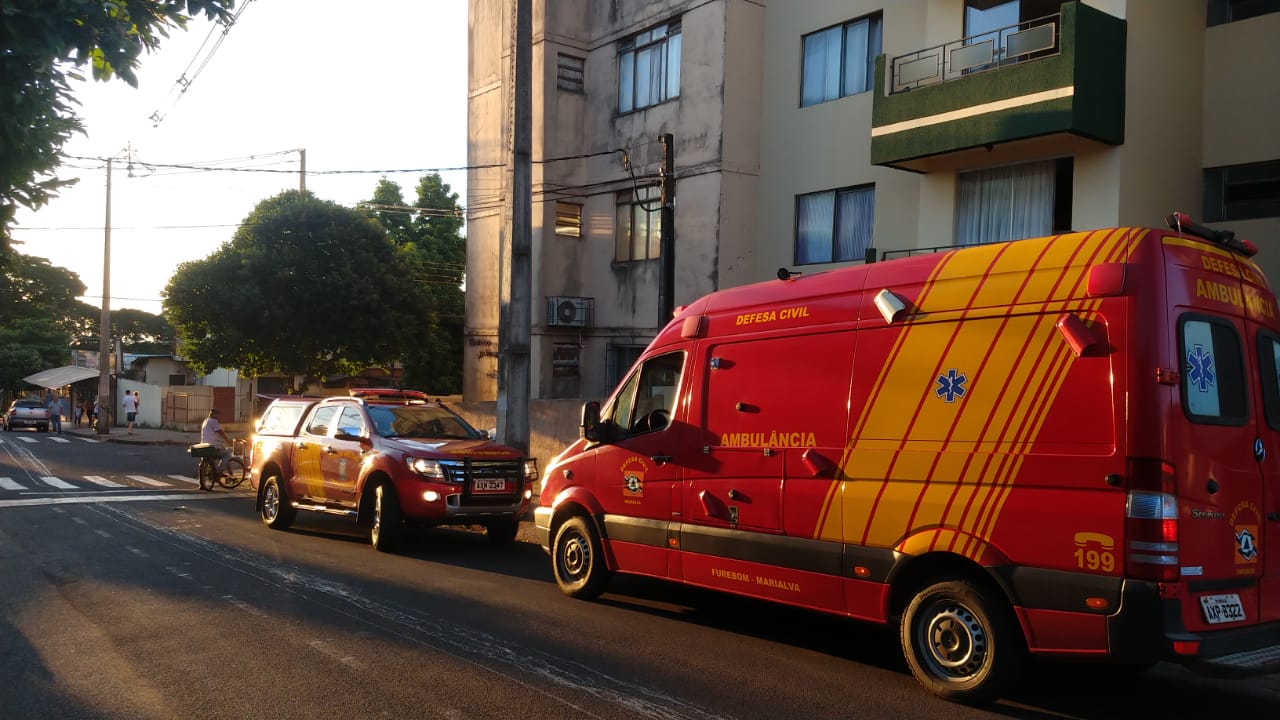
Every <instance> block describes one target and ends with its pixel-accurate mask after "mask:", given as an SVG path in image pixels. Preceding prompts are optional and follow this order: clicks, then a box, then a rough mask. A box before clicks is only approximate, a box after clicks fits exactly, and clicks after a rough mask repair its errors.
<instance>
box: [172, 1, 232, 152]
mask: <svg viewBox="0 0 1280 720" xmlns="http://www.w3.org/2000/svg"><path fill="white" fill-rule="evenodd" d="M251 4H253V0H244V4H242V5H241V6H240V7H239V8H237V9H236V12H235V15H232V16H231V19H230V20H228V21H226V22H225V24H224V23H219V22H215V23H214V24H213V27H211V28H209V34H208V35H206V36H205V38H204V42H202V43H200V47H199V48H198V49H197V50H196V54H195V55H194V56H193V57H192V58H191V62H189V63H187V67H186V68H185V69H184V70H183V71H182V74H181V75H180V76H178V79H177V80H175V81H174V83H173V86H174V88H178V92H177V96H176V97H175V96H174V92H173V89H172V88H171V89H170V90H169V97H170V98H172V100H170V101H169V103H168V108H166V112H165V113H164V114H162V113H161V112H160V110H159V109H156V111H155V112H153V113H151V115H150V116H149V117H148V119H149V120H151V122H152V127H159V126H160V123H161V122H163V121H164V119H165V115H167V112H168V110H171V109H173V107H174V106H176V105H177V104H178V101H179V100H181V99H182V97H183V96H184V95H186V94H187V91H188V90H190V89H191V84H192V83H194V82H195V81H196V78H197V77H200V73H202V72H204V69H205V67H207V66H208V65H209V61H210V60H212V59H213V56H214V54H215V53H217V52H218V48H220V47H222V43H223V41H224V40H226V39H227V33H229V32H231V28H232V27H233V26H234V25H235V24H236V21H237V20H239V19H240V16H241V15H242V14H244V11H245V8H247V7H249V6H250V5H251ZM219 25H223V27H222V33H221V34H220V35H219V36H218V39H217V40H216V41H215V42H214V44H213V48H212V49H210V50H209V54H208V55H206V56H204V59H203V60H201V61H200V67H198V68H196V70H195V72H194V73H192V74H191V76H190V77H188V76H187V73H188V72H190V70H191V66H192V65H195V64H196V61H197V60H199V59H200V53H202V52H204V48H205V46H206V45H208V44H209V38H211V37H213V34H214V33H215V32H217V31H218V26H219Z"/></svg>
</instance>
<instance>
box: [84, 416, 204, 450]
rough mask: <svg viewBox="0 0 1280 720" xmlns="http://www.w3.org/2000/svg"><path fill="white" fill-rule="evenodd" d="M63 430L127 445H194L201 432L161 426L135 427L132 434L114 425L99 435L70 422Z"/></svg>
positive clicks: (91, 429)
mask: <svg viewBox="0 0 1280 720" xmlns="http://www.w3.org/2000/svg"><path fill="white" fill-rule="evenodd" d="M62 432H63V433H64V434H67V435H78V436H80V437H86V438H94V439H97V440H101V441H103V442H113V443H123V444H127V445H181V446H183V447H186V446H187V445H194V444H195V443H198V442H200V433H199V432H195V431H193V432H183V431H181V430H163V429H160V428H140V427H135V428H134V429H133V434H132V435H130V434H129V432H128V430H127V429H125V428H123V427H113V428H111V432H109V433H107V434H106V435H99V434H98V432H97V431H96V430H94V429H93V428H91V427H85V426H83V425H81V426H80V427H72V426H71V425H70V424H68V423H66V422H63V423H62Z"/></svg>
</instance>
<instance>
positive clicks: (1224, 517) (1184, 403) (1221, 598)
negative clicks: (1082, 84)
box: [1131, 235, 1262, 632]
mask: <svg viewBox="0 0 1280 720" xmlns="http://www.w3.org/2000/svg"><path fill="white" fill-rule="evenodd" d="M1161 240H1162V245H1163V248H1164V256H1165V263H1166V269H1167V280H1168V282H1167V288H1166V289H1167V301H1168V304H1169V315H1168V317H1169V319H1170V328H1171V329H1172V330H1173V333H1174V337H1173V340H1174V344H1175V347H1176V352H1177V362H1178V369H1177V375H1176V376H1175V377H1177V378H1178V382H1177V402H1175V403H1174V404H1173V405H1172V406H1171V407H1170V409H1169V412H1168V415H1167V422H1166V423H1165V428H1164V432H1165V437H1164V447H1165V450H1164V455H1165V458H1164V459H1165V460H1166V461H1168V462H1170V463H1172V465H1173V468H1172V469H1173V472H1174V477H1175V478H1176V484H1177V486H1176V491H1177V502H1178V515H1177V524H1176V527H1177V537H1176V556H1175V557H1176V562H1177V567H1178V571H1179V572H1178V575H1180V577H1181V579H1182V580H1183V582H1185V584H1186V588H1187V593H1188V596H1187V602H1185V603H1184V604H1183V607H1182V621H1183V624H1184V625H1185V626H1186V628H1187V629H1188V630H1190V631H1192V632H1201V631H1211V630H1217V629H1229V628H1238V627H1242V626H1247V625H1254V624H1256V623H1257V622H1258V620H1259V603H1258V574H1259V573H1258V572H1257V568H1258V558H1257V556H1256V555H1253V554H1249V555H1248V557H1245V556H1242V555H1241V554H1240V552H1239V551H1240V547H1241V546H1240V540H1239V539H1238V537H1239V536H1238V530H1239V526H1240V524H1241V523H1242V522H1244V519H1245V518H1246V516H1251V515H1252V513H1253V512H1254V509H1256V508H1259V507H1260V506H1259V503H1260V502H1261V493H1262V474H1261V472H1260V471H1259V459H1258V458H1259V456H1258V455H1257V453H1258V444H1259V434H1258V433H1259V431H1258V428H1259V426H1260V423H1261V422H1262V420H1261V418H1259V413H1258V410H1257V397H1256V393H1255V392H1254V390H1253V387H1254V385H1255V384H1256V383H1255V382H1254V381H1253V378H1256V377H1257V376H1258V375H1257V362H1256V356H1257V353H1256V352H1254V351H1253V348H1254V346H1255V343H1254V341H1253V340H1251V339H1250V338H1251V337H1252V333H1251V332H1250V329H1249V327H1248V326H1247V323H1246V320H1245V318H1244V301H1243V297H1244V295H1243V291H1242V289H1241V282H1240V279H1239V273H1238V272H1237V270H1236V265H1235V260H1234V258H1233V256H1232V254H1231V253H1230V252H1229V251H1227V250H1226V249H1223V248H1220V247H1218V246H1215V245H1213V244H1211V243H1209V242H1205V241H1202V240H1197V239H1192V238H1186V237H1177V236H1173V235H1165V236H1163V237H1162V238H1161ZM1131 517H1132V515H1131ZM1254 524H1256V523H1254ZM1246 542H1247V541H1246ZM1246 547H1248V545H1246Z"/></svg>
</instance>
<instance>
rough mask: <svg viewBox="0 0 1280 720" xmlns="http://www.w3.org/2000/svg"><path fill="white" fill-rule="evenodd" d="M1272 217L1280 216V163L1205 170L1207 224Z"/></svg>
mask: <svg viewBox="0 0 1280 720" xmlns="http://www.w3.org/2000/svg"><path fill="white" fill-rule="evenodd" d="M1271 217H1280V160H1270V161H1267V162H1257V163H1248V164H1245V165H1226V166H1223V167H1213V168H1205V171H1204V221H1205V222H1222V221H1224V220H1254V219H1257V218H1271Z"/></svg>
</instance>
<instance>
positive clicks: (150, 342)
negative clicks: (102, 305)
mask: <svg viewBox="0 0 1280 720" xmlns="http://www.w3.org/2000/svg"><path fill="white" fill-rule="evenodd" d="M100 317H101V313H99V319H100ZM94 329H95V331H96V329H97V323H96V322H95V323H94ZM111 337H113V338H115V339H117V340H119V341H120V343H121V345H122V346H123V347H124V351H125V352H127V353H134V354H136V355H168V354H170V353H172V352H173V351H174V344H175V343H176V342H177V337H178V332H177V331H176V330H174V328H173V326H172V325H170V324H169V321H168V320H165V319H164V316H162V315H154V314H152V313H149V312H147V311H145V310H137V309H134V308H121V309H120V310H112V311H111Z"/></svg>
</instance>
